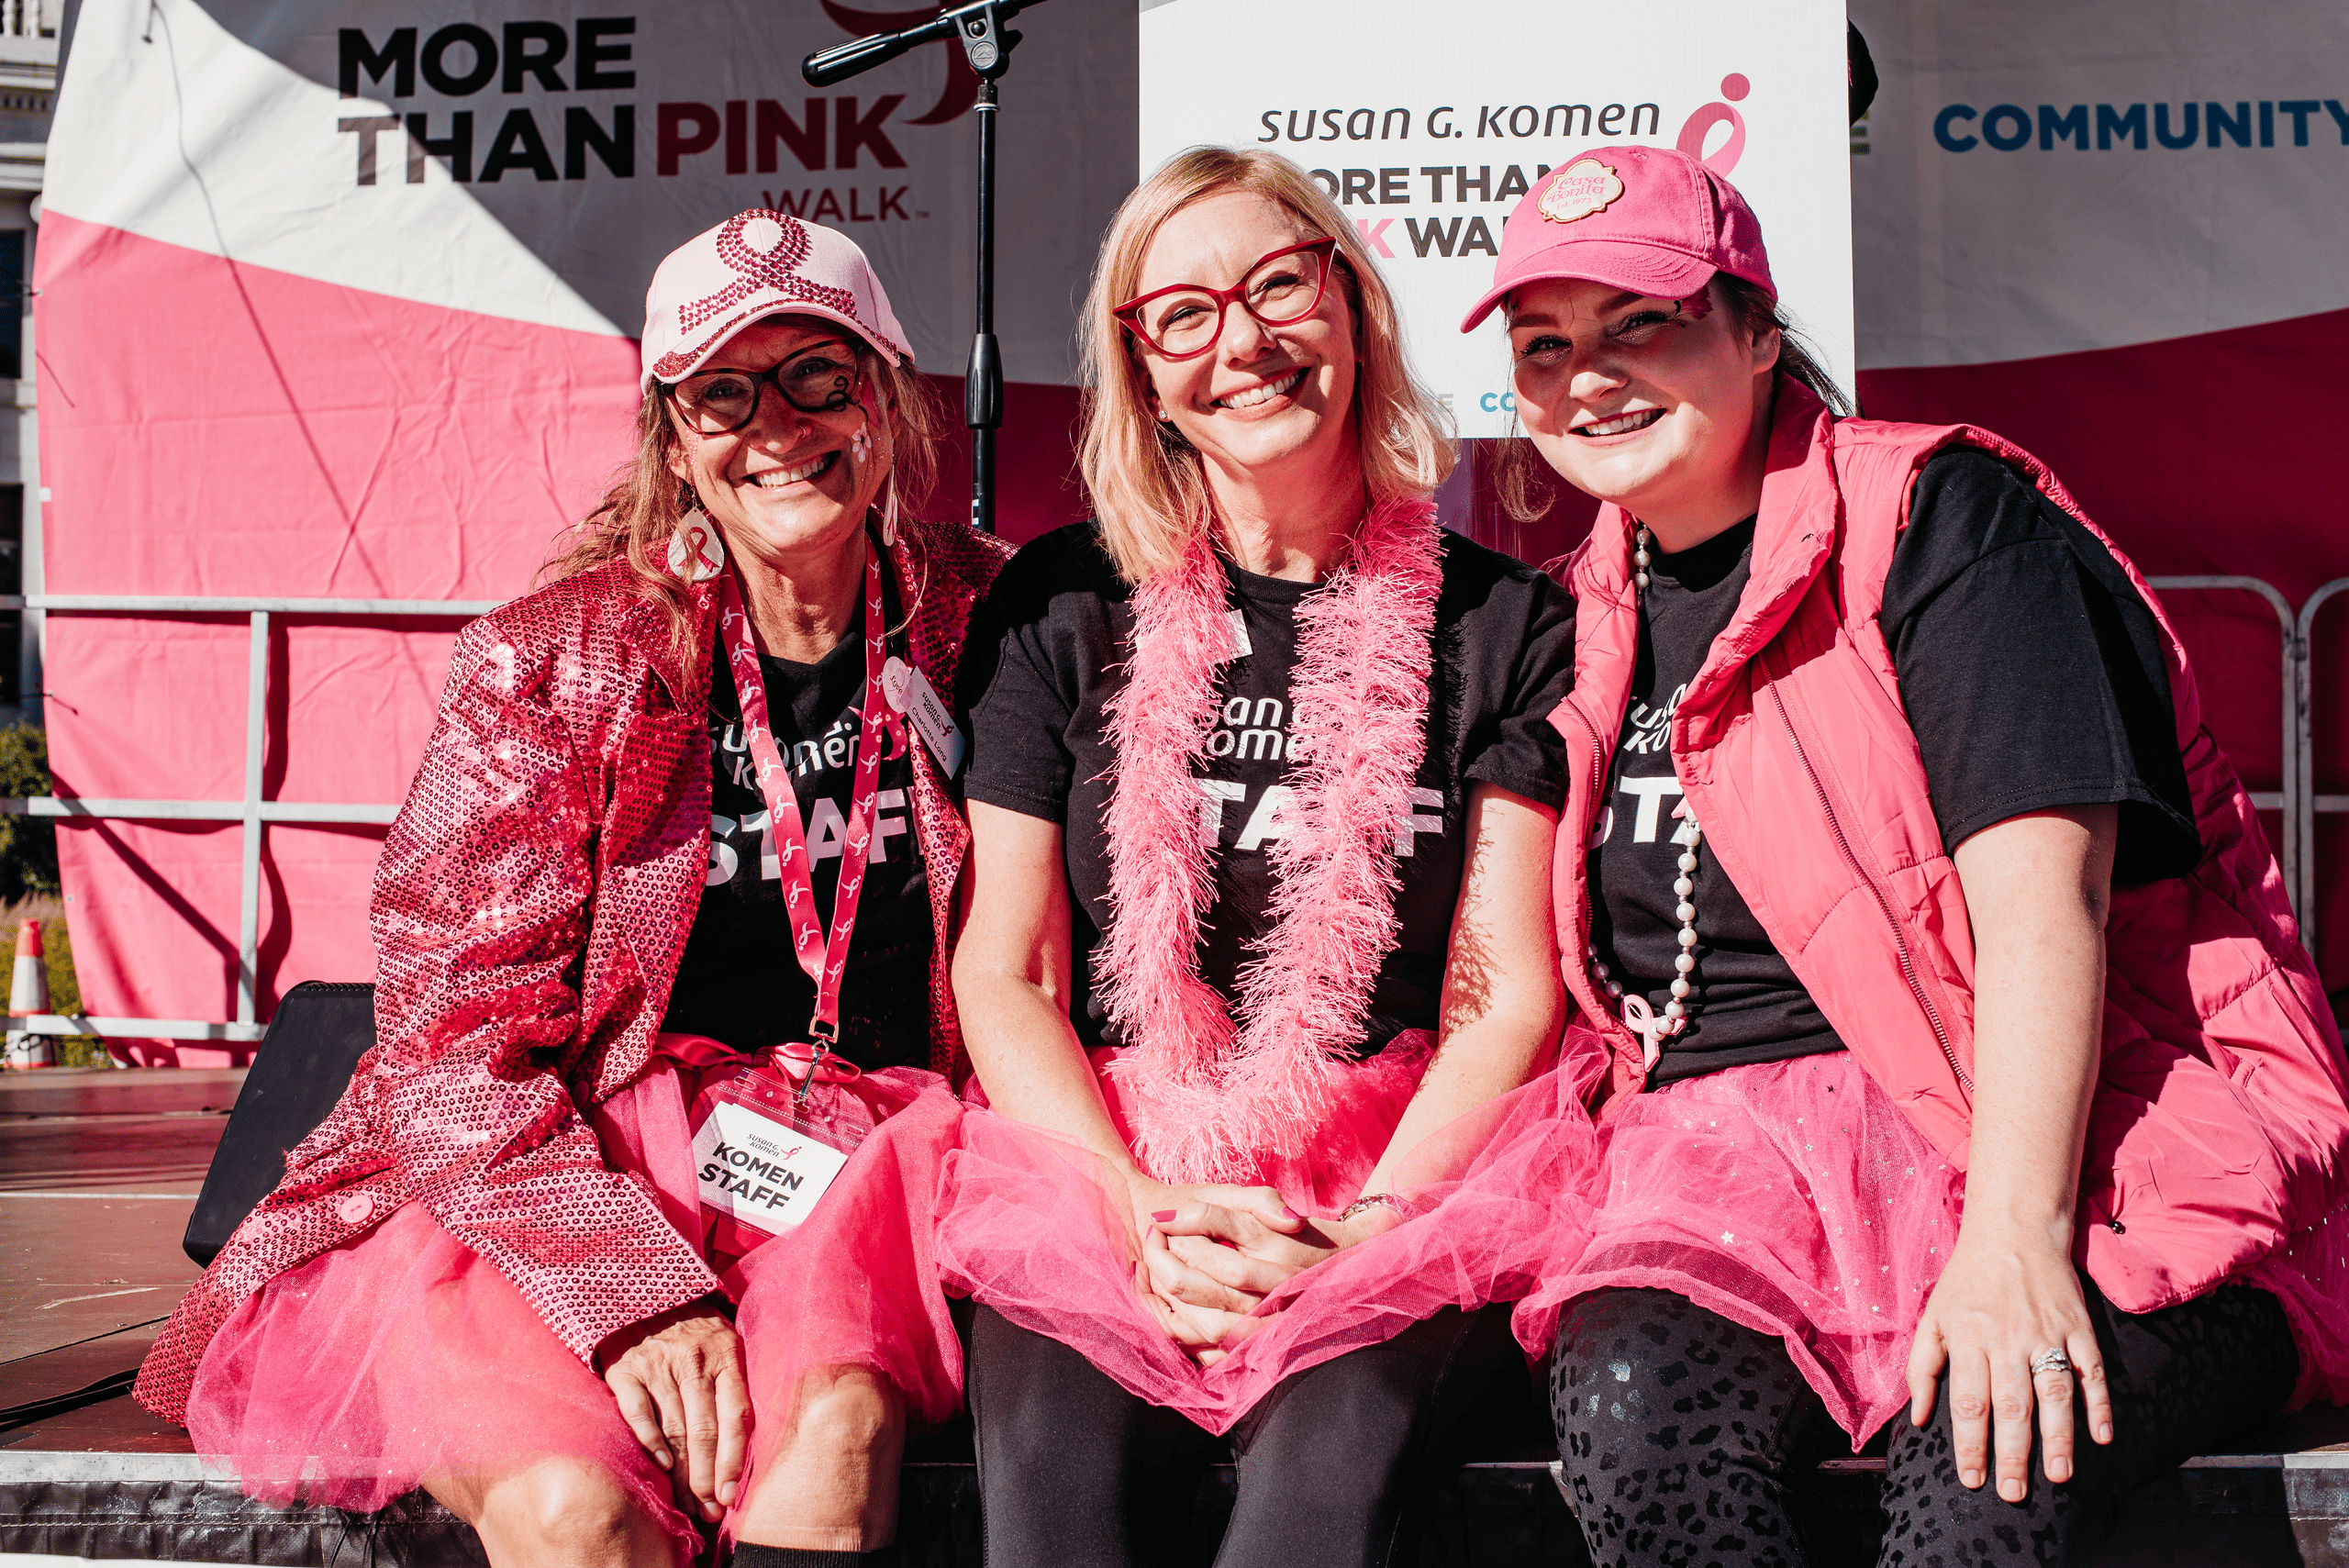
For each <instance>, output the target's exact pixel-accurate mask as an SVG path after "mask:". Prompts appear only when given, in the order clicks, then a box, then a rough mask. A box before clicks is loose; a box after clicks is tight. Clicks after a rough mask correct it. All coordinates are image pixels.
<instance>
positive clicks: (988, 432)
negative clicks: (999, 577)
mask: <svg viewBox="0 0 2349 1568" xmlns="http://www.w3.org/2000/svg"><path fill="white" fill-rule="evenodd" d="M1041 4H1042V0H973V3H971V4H968V5H963V6H952V7H949V8H947V9H945V10H941V12H940V13H939V14H938V15H937V16H936V17H933V18H931V19H930V20H929V21H927V22H922V23H918V24H917V25H916V26H914V27H910V28H904V29H903V30H901V31H898V32H894V33H874V35H872V36H871V37H869V38H862V39H854V40H852V41H851V42H849V43H844V44H841V45H840V46H839V47H837V48H834V49H828V50H821V51H819V52H818V53H815V54H811V55H809V56H808V57H807V59H806V60H804V61H800V64H799V74H800V75H801V76H803V77H805V78H806V79H807V84H808V85H809V86H811V87H825V86H829V85H830V84H831V83H835V82H845V81H847V80H848V79H849V78H850V77H852V76H855V75H859V74H861V73H863V72H866V71H870V70H872V69H873V68H874V66H876V65H879V64H881V63H882V62H883V61H890V60H895V59H896V58H897V56H899V55H901V54H903V53H905V52H906V51H907V50H910V49H914V48H916V47H918V46H919V45H921V44H925V43H929V42H931V41H933V40H935V39H946V38H950V37H951V38H954V39H960V40H961V42H962V45H963V58H964V59H966V60H968V61H970V62H971V69H972V71H974V72H976V73H977V75H978V77H979V83H980V86H979V101H978V103H977V105H976V106H975V111H974V112H975V113H976V114H977V115H978V117H979V234H978V257H977V263H978V264H977V269H976V271H977V280H976V281H977V285H978V330H977V333H976V335H975V336H974V338H973V339H972V341H971V359H970V363H969V364H968V365H967V366H966V367H965V368H964V371H963V424H965V425H967V426H969V427H970V429H971V526H972V527H973V528H976V529H977V530H978V531H979V532H981V533H983V534H991V533H993V532H995V490H996V471H995V435H996V430H997V429H999V428H1001V427H1002V425H1003V355H1002V351H1001V350H999V349H998V348H997V347H996V339H995V118H996V111H997V105H996V88H995V84H996V79H997V78H999V77H1001V76H1002V75H1003V73H1004V72H1006V71H1008V70H1010V69H1011V51H1012V50H1013V49H1014V48H1015V47H1016V46H1017V45H1018V44H1019V37H1020V35H1019V33H1018V32H1016V31H1014V30H1013V29H1011V28H1006V27H1005V26H1004V25H1003V24H1004V23H1006V22H1008V21H1009V20H1010V19H1011V18H1012V17H1016V16H1018V15H1019V13H1020V12H1021V11H1023V10H1025V9H1027V8H1028V7H1029V6H1035V5H1041Z"/></svg>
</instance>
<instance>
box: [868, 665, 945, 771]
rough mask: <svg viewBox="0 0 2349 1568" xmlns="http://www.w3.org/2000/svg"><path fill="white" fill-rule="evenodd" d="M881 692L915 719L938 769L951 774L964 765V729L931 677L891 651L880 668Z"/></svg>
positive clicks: (892, 704)
mask: <svg viewBox="0 0 2349 1568" xmlns="http://www.w3.org/2000/svg"><path fill="white" fill-rule="evenodd" d="M881 693H882V695H884V696H885V697H887V698H888V699H889V706H891V707H894V708H896V710H897V711H898V712H899V713H902V714H904V715H905V716H906V717H907V718H910V719H912V720H913V721H914V728H916V729H917V730H919V731H920V732H921V743H922V744H923V745H924V746H927V747H929V748H930V758H931V760H932V761H934V762H937V764H938V767H939V771H940V772H941V773H944V774H945V775H946V776H947V777H948V778H950V779H951V778H952V777H953V776H954V774H955V773H956V771H957V770H958V769H960V768H961V767H962V766H963V730H962V728H961V727H960V726H959V725H957V724H956V723H955V722H954V716H953V715H952V713H949V712H948V711H947V709H946V705H945V704H944V703H942V702H941V701H940V700H939V698H938V688H937V687H935V686H933V685H931V684H930V677H929V676H928V675H925V674H923V673H921V672H920V671H919V670H918V669H916V668H915V667H914V666H912V665H911V664H908V663H907V662H905V661H904V660H902V659H900V658H897V657H896V655H895V654H892V655H890V658H889V662H888V663H886V664H885V665H883V666H882V668H881Z"/></svg>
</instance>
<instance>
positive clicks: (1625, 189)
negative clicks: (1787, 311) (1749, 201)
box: [1460, 144, 1778, 332]
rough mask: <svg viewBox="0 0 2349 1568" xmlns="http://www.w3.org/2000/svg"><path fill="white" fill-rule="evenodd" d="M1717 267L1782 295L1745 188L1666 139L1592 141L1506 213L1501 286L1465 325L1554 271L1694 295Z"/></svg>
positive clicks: (1670, 295)
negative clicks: (1656, 143)
mask: <svg viewBox="0 0 2349 1568" xmlns="http://www.w3.org/2000/svg"><path fill="white" fill-rule="evenodd" d="M1715 272H1729V273H1731V274H1733V275H1735V276H1737V277H1741V278H1743V279H1744V280H1745V281H1746V282H1747V283H1750V284H1753V285H1754V286H1755V287H1757V288H1759V289H1760V290H1761V291H1762V292H1763V293H1765V294H1766V295H1769V296H1770V297H1771V298H1772V299H1776V298H1777V297H1778V290H1777V285H1776V284H1773V283H1771V281H1770V257H1769V253H1768V252H1767V251H1765V250H1764V249H1763V248H1762V220H1761V219H1760V218H1758V217H1754V216H1753V208H1752V207H1750V206H1746V205H1745V198H1744V197H1743V196H1741V195H1738V194H1737V187H1736V186H1734V185H1732V184H1731V183H1729V182H1728V181H1727V180H1724V179H1722V178H1721V177H1720V175H1719V174H1716V173H1714V172H1712V171H1711V170H1710V169H1708V168H1706V167H1705V166H1704V165H1703V164H1702V163H1700V162H1698V161H1697V160H1696V159H1694V158H1691V157H1689V156H1688V155H1687V153H1685V152H1677V151H1675V150H1672V149H1671V148H1668V147H1639V146H1633V145H1628V144H1618V145H1615V146H1609V147H1594V148H1592V149H1590V150H1588V151H1586V152H1579V153H1576V154H1575V156H1574V157H1572V158H1569V159H1567V160H1566V161H1565V162H1564V164H1562V165H1561V166H1559V167H1558V168H1556V169H1553V170H1552V171H1551V172H1549V173H1547V174H1544V175H1543V176H1542V178H1541V179H1540V180H1539V181H1538V182H1537V183H1535V184H1534V187H1533V188H1532V189H1531V190H1530V191H1528V192H1526V193H1525V197H1524V199H1523V200H1522V201H1520V202H1519V203H1518V204H1517V210H1516V211H1514V212H1512V213H1510V214H1509V215H1508V227H1507V228H1504V229H1503V230H1502V232H1501V254H1500V260H1499V261H1497V263H1495V265H1494V267H1493V286H1492V287H1491V288H1490V289H1488V290H1486V293H1485V295H1484V296H1483V297H1482V298H1480V299H1478V300H1477V301H1476V304H1475V308H1474V309H1472V310H1470V311H1469V312H1468V317H1467V319H1466V320H1464V321H1463V322H1461V324H1460V329H1461V330H1462V331H1463V332H1473V331H1475V329H1476V328H1477V326H1478V325H1479V324H1480V323H1481V322H1483V320H1484V319H1485V317H1487V316H1489V315H1491V314H1492V309H1493V306H1496V305H1498V304H1499V303H1500V302H1501V300H1502V298H1503V297H1504V296H1505V295H1508V292H1509V291H1510V290H1511V289H1514V288H1518V287H1520V286H1521V285H1523V284H1531V283H1540V282H1542V280H1544V279H1547V278H1585V279H1587V280H1589V281H1590V282H1592V283H1598V284H1613V285H1614V286H1615V287H1617V288H1620V289H1629V290H1631V292H1632V293H1633V294H1643V295H1653V297H1655V298H1657V299H1687V297H1688V296H1689V295H1693V294H1695V293H1697V292H1698V290H1699V289H1702V288H1703V287H1704V286H1705V285H1706V284H1708V283H1710V282H1711V281H1712V277H1713V274H1714V273H1715Z"/></svg>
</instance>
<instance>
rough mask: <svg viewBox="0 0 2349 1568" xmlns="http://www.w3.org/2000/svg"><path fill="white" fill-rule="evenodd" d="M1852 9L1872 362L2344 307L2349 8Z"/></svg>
mask: <svg viewBox="0 0 2349 1568" xmlns="http://www.w3.org/2000/svg"><path fill="white" fill-rule="evenodd" d="M1852 19H1853V20H1854V22H1855V23H1856V24H1857V25H1858V26H1859V28H1860V30H1861V31H1862V32H1863V33H1865V35H1866V36H1867V39H1868V44H1869V47H1870V48H1871V50H1873V51H1874V53H1875V55H1876V62H1877V65H1878V67H1879V68H1880V70H1881V71H1882V72H1883V77H1884V87H1883V90H1882V92H1881V93H1880V94H1879V95H1878V96H1877V99H1876V105H1875V106H1874V107H1873V108H1872V109H1871V110H1870V111H1869V114H1868V117H1867V119H1866V121H1865V126H1864V128H1863V129H1862V130H1861V131H1860V132H1858V133H1855V135H1854V158H1853V160H1852V163H1853V170H1852V179H1853V184H1854V195H1855V198H1856V200H1857V203H1858V209H1859V214H1860V217H1859V222H1858V233H1857V236H1856V240H1857V248H1858V252H1859V257H1860V269H1859V271H1860V304H1861V319H1862V321H1863V323H1864V328H1863V332H1862V336H1861V341H1860V362H1861V363H1862V364H1864V365H1866V366H1868V367H1869V368H1871V369H1874V368H1876V367H1878V366H1901V365H1946V364H1981V363H1987V362H1991V361H2001V360H2019V359H2030V358H2035V357H2037V356H2040V355H2044V354H2060V353H2074V352H2078V351H2080V350H2093V349H2110V348H2118V347H2121V346H2122V345H2124V344H2130V343H2148V342H2155V341H2159V340H2161V339H2170V338H2183V337H2188V336H2191V335H2193V334H2196V333H2202V332H2215V331H2221V330H2224V329H2227V328H2236V327H2247V326H2252V325H2254V324H2256V323H2260V322H2266V321H2282V320H2288V319H2290V318H2291V317H2300V316H2312V315H2316V314H2318V313H2320V312H2322V311H2330V310H2339V309H2342V308H2343V307H2344V306H2349V263H2344V261H2343V257H2344V256H2349V104H2345V103H2344V101H2343V100H2344V99H2349V6H2343V4H2341V0H2261V3H2260V4H2258V5H2255V6H2253V5H2244V4H2243V3H2242V0H2168V3H2165V4H2164V5H2160V6H2148V5H2145V4H2143V0H2065V4H2062V5H2054V6H2051V5H2048V4H2046V3H2045V0H1967V3H1966V4H1965V5H1962V6H1951V5H1913V4H1910V3H1909V0H1853V5H1852ZM1863 147H1864V148H1865V149H1866V151H1865V155H1861V154H1860V152H1859V150H1860V149H1861V148H1863ZM1148 151H1149V143H1148V140H1147V139H1145V141H1144V145H1143V153H1144V156H1145V157H1147V156H1148ZM1768 216H1769V214H1768V210H1767V209H1766V208H1765V210H1764V217H1765V218H1767V217H1768ZM2335 374H2337V372H2335Z"/></svg>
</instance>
